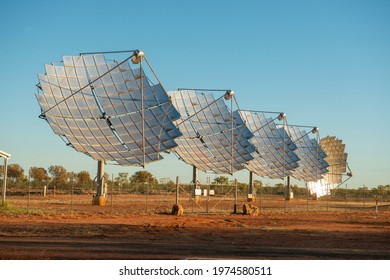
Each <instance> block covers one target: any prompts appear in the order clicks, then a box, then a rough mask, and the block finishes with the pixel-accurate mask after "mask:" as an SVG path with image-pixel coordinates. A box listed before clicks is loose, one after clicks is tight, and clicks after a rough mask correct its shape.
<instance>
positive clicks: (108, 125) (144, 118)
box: [36, 50, 181, 166]
mask: <svg viewBox="0 0 390 280" xmlns="http://www.w3.org/2000/svg"><path fill="white" fill-rule="evenodd" d="M126 52H127V51H126ZM129 52H131V55H130V56H129V57H127V58H125V59H123V60H121V61H119V62H118V61H115V60H108V59H107V58H106V57H105V55H106V54H112V53H119V52H107V53H89V54H80V55H79V56H64V57H63V65H54V64H48V65H45V69H46V73H45V74H39V75H38V78H39V84H38V85H37V86H38V88H39V90H40V92H39V93H38V94H37V95H36V96H37V99H38V102H39V104H40V106H41V110H42V113H41V116H40V117H41V118H43V119H45V120H46V121H47V122H48V123H49V125H50V126H51V127H52V129H53V131H54V132H55V133H56V134H58V135H60V136H61V137H62V138H63V140H64V141H65V142H66V143H67V145H69V146H71V147H73V148H74V149H75V150H77V151H79V152H82V153H85V154H87V155H89V156H91V157H92V158H94V159H96V160H101V161H113V162H117V163H118V164H120V165H141V166H145V165H146V164H147V163H149V162H152V161H155V160H159V159H161V158H162V157H161V156H160V152H163V151H166V150H169V149H171V148H174V147H176V146H177V144H176V142H175V141H174V139H175V138H177V137H179V136H180V135H181V134H180V132H179V131H178V129H177V128H176V127H175V125H174V124H173V121H174V120H176V119H178V118H179V113H178V112H177V111H176V109H175V108H174V107H173V106H172V103H171V101H170V100H169V98H168V95H167V93H166V91H165V89H164V88H163V86H162V85H161V83H160V82H158V83H156V84H151V82H150V80H149V78H148V77H147V76H146V75H145V72H144V69H143V68H142V60H145V61H146V62H147V63H148V65H149V67H150V64H149V62H148V61H147V60H146V57H145V56H144V54H143V52H142V51H138V50H137V51H129ZM129 61H131V62H132V63H129ZM133 63H135V64H139V66H140V67H137V68H135V67H134V68H132V64H133ZM150 69H151V71H152V72H153V69H152V68H151V67H150ZM153 74H154V72H153ZM155 78H156V79H157V80H158V78H157V76H155Z"/></svg>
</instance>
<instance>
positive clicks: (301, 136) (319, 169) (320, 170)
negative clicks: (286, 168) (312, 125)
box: [288, 126, 329, 182]
mask: <svg viewBox="0 0 390 280" xmlns="http://www.w3.org/2000/svg"><path fill="white" fill-rule="evenodd" d="M288 131H289V133H290V136H291V139H292V141H293V142H294V144H295V145H296V146H297V149H296V150H295V151H294V152H295V153H296V154H297V156H298V157H299V159H300V161H299V166H298V167H297V168H295V169H294V170H293V174H292V176H293V177H294V178H295V179H298V180H304V181H306V182H316V181H318V180H320V179H322V178H323V176H324V175H323V174H325V173H327V172H328V169H327V167H328V166H329V164H328V163H327V162H326V161H325V157H326V153H325V152H324V151H323V150H322V148H321V147H320V145H319V144H318V142H317V140H316V139H311V138H310V137H309V134H310V133H311V132H310V131H309V132H306V131H305V130H300V129H299V128H297V127H294V126H289V128H288ZM313 132H315V129H313Z"/></svg>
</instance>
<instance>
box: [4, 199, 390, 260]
mask: <svg viewBox="0 0 390 280" xmlns="http://www.w3.org/2000/svg"><path fill="white" fill-rule="evenodd" d="M96 207H98V206H96ZM199 258H200V259H207V258H218V259H390V212H378V213H375V212H318V213H316V212H308V213H305V212H297V213H262V214H261V215H260V216H257V217H251V216H244V215H238V214H237V215H229V214H224V215H216V214H213V215H201V214H185V215H184V216H181V217H176V216H172V215H168V214H123V213H117V214H115V213H113V214H109V213H103V212H102V213H91V214H88V213H67V214H58V213H56V214H45V215H41V214H30V215H28V214H24V213H22V214H15V213H6V212H3V213H2V212H0V259H19V260H21V259H106V260H107V259H199Z"/></svg>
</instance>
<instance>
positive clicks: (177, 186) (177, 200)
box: [175, 176, 180, 205]
mask: <svg viewBox="0 0 390 280" xmlns="http://www.w3.org/2000/svg"><path fill="white" fill-rule="evenodd" d="M179 180H180V178H179V176H176V201H175V202H176V203H175V204H176V205H179Z"/></svg>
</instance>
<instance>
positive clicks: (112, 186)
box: [111, 174, 114, 214]
mask: <svg viewBox="0 0 390 280" xmlns="http://www.w3.org/2000/svg"><path fill="white" fill-rule="evenodd" d="M113 196H114V174H111V214H112V210H113V205H112V201H113Z"/></svg>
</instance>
